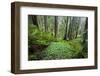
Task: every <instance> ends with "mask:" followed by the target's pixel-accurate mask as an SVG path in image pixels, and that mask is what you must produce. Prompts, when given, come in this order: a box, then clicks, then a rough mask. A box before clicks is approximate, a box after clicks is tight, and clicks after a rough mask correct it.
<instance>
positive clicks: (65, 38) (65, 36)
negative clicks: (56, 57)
mask: <svg viewBox="0 0 100 76" xmlns="http://www.w3.org/2000/svg"><path fill="white" fill-rule="evenodd" d="M65 24H66V27H65V35H64V40H67V27H68V17H67V20H66V19H65Z"/></svg>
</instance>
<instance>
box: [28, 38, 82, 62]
mask: <svg viewBox="0 0 100 76" xmlns="http://www.w3.org/2000/svg"><path fill="white" fill-rule="evenodd" d="M37 46H38V45H37ZM40 47H41V48H42V51H39V52H36V53H34V54H30V55H29V60H52V59H54V60H55V59H71V58H73V59H74V58H83V55H82V51H81V50H82V46H81V39H80V38H77V39H73V40H69V41H66V40H61V41H57V42H51V43H50V44H49V45H48V46H47V47H46V48H44V46H43V45H41V46H40ZM40 47H38V48H39V49H40Z"/></svg>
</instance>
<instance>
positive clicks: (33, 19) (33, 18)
mask: <svg viewBox="0 0 100 76" xmlns="http://www.w3.org/2000/svg"><path fill="white" fill-rule="evenodd" d="M32 22H33V25H35V26H36V27H37V28H39V26H38V21H37V16H32Z"/></svg>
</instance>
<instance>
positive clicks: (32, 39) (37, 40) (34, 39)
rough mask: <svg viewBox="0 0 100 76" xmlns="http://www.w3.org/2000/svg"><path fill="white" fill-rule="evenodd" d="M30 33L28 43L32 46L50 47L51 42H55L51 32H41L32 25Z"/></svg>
mask: <svg viewBox="0 0 100 76" xmlns="http://www.w3.org/2000/svg"><path fill="white" fill-rule="evenodd" d="M28 33H29V34H28V40H29V41H28V42H29V45H30V46H31V45H33V44H43V45H48V44H49V43H50V42H51V41H54V40H55V39H54V37H53V36H52V34H51V33H50V32H43V31H40V30H39V29H38V28H37V27H35V26H34V25H30V27H29V32H28Z"/></svg>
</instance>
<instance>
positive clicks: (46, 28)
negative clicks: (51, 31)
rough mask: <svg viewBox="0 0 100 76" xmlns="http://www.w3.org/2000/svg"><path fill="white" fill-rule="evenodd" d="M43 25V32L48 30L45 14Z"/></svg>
mask: <svg viewBox="0 0 100 76" xmlns="http://www.w3.org/2000/svg"><path fill="white" fill-rule="evenodd" d="M44 27H45V32H47V31H48V27H47V16H44Z"/></svg>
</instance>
